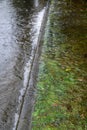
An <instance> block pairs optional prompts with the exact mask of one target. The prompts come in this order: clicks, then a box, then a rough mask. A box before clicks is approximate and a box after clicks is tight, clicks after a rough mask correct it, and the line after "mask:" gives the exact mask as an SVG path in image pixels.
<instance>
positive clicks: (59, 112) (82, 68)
mask: <svg viewBox="0 0 87 130" xmlns="http://www.w3.org/2000/svg"><path fill="white" fill-rule="evenodd" d="M37 87H38V88H37V100H36V106H35V111H34V113H33V123H32V127H33V130H38V129H39V130H86V129H87V94H86V93H87V3H86V1H81V0H78V1H77V2H76V1H75V0H71V1H68V0H59V1H56V0H54V1H53V0H52V1H51V8H50V13H49V19H48V24H47V27H46V33H45V38H44V46H43V53H42V56H41V62H40V68H39V81H38V84H37Z"/></svg>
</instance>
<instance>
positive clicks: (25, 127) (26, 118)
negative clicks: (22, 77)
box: [12, 1, 50, 130]
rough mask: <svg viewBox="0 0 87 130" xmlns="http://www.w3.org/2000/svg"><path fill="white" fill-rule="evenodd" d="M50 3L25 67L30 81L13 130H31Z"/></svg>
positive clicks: (21, 92) (22, 93) (20, 100)
mask: <svg viewBox="0 0 87 130" xmlns="http://www.w3.org/2000/svg"><path fill="white" fill-rule="evenodd" d="M49 6H50V2H49V1H48V3H47V6H46V7H44V14H43V18H42V22H41V26H40V30H39V35H38V38H37V41H36V42H37V43H36V46H33V47H32V52H31V56H30V60H29V62H28V63H27V65H26V66H25V71H26V67H27V68H28V69H29V70H28V72H27V77H28V80H27V81H25V84H24V87H23V88H22V89H21V90H20V94H21V96H19V104H18V108H17V113H15V121H14V122H15V123H14V127H13V129H12V130H31V121H32V112H33V109H34V104H35V93H36V79H37V74H38V69H39V58H40V54H41V47H42V40H43V35H44V32H45V25H46V22H47V16H48V12H49Z"/></svg>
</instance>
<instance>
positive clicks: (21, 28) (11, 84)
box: [0, 0, 45, 130]
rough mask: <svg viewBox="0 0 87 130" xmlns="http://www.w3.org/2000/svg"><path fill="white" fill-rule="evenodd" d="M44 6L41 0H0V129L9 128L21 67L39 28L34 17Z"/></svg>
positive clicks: (21, 79)
mask: <svg viewBox="0 0 87 130" xmlns="http://www.w3.org/2000/svg"><path fill="white" fill-rule="evenodd" d="M44 6H45V1H44V0H40V1H39V0H23V1H21V0H1V1H0V130H12V127H13V124H14V114H15V112H16V111H17V105H18V97H19V95H20V93H19V90H20V89H21V88H23V86H24V67H25V66H26V63H27V62H28V61H29V58H30V56H31V52H32V48H33V47H34V45H33V44H35V43H34V42H35V41H34V40H35V38H36V37H37V35H38V31H39V30H38V26H36V25H35V24H36V22H37V20H36V17H37V14H38V12H40V11H41V10H42V9H43V8H44ZM37 24H40V23H37ZM35 46H36V45H35ZM26 78H28V77H26ZM25 80H27V79H25Z"/></svg>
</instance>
